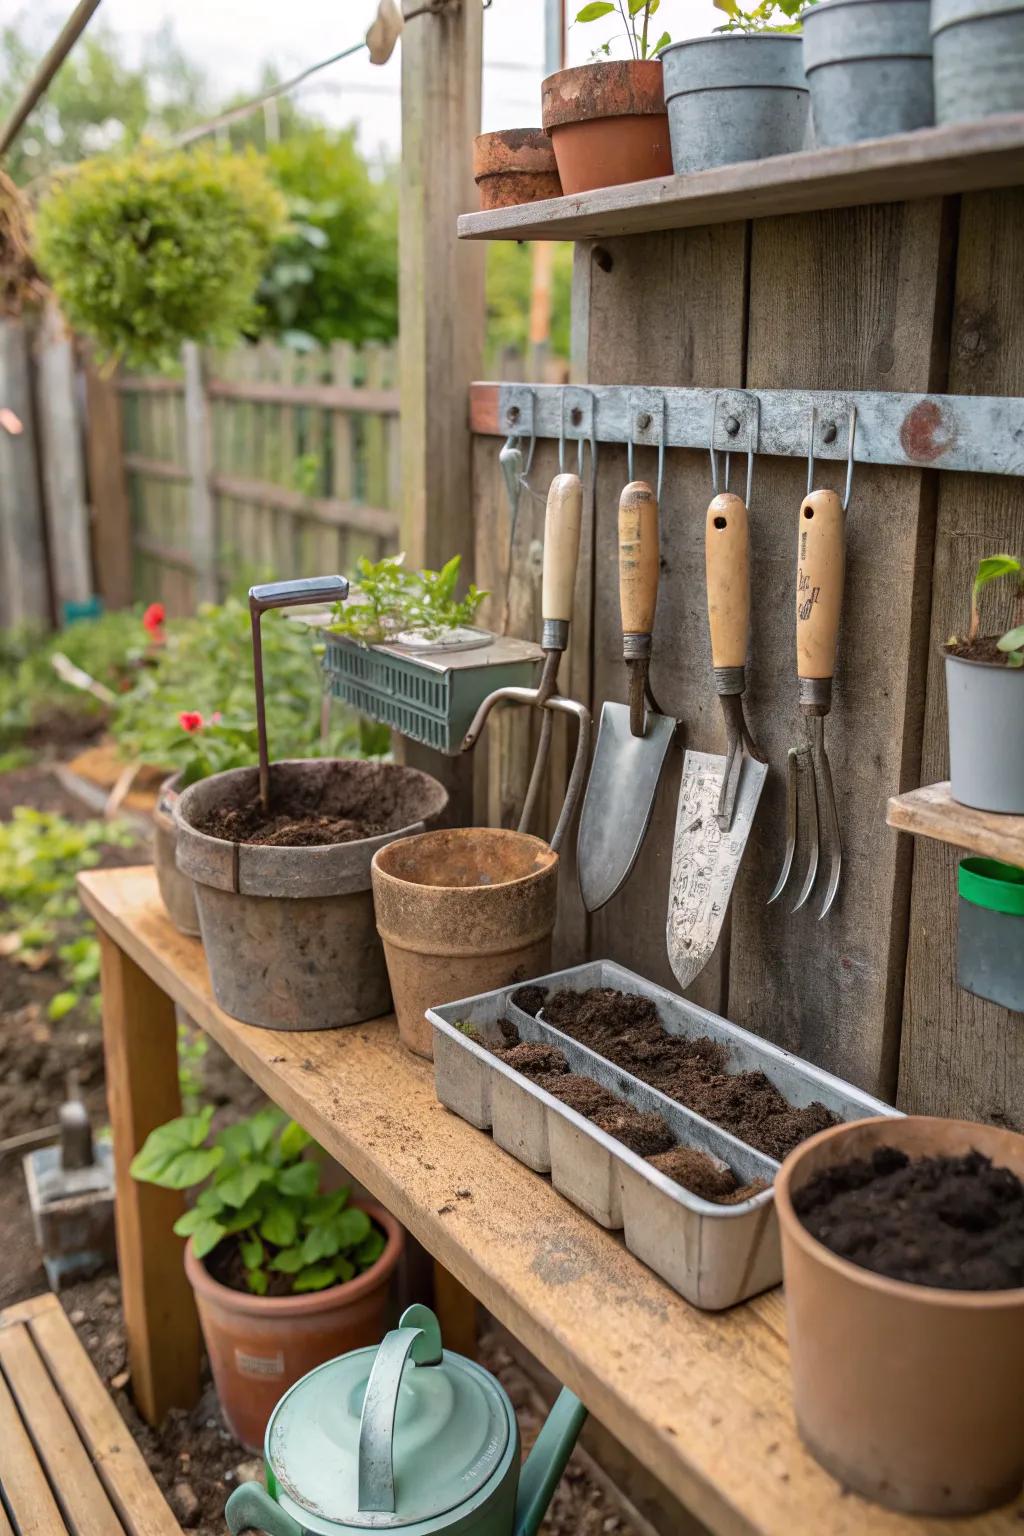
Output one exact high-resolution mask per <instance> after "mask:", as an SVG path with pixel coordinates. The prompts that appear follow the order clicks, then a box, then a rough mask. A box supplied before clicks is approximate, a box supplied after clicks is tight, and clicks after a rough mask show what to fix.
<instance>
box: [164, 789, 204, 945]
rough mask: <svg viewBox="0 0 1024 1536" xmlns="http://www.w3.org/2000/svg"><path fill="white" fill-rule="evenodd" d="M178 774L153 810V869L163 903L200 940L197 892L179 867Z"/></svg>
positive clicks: (178, 924) (183, 929)
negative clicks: (176, 812)
mask: <svg viewBox="0 0 1024 1536" xmlns="http://www.w3.org/2000/svg"><path fill="white" fill-rule="evenodd" d="M180 777H181V775H180V774H177V773H174V774H172V775H171V777H170V778H169V779H165V780H164V782H163V783H162V784H161V786H160V798H159V800H158V801H157V803H156V805H155V806H154V807H153V866H154V868H155V870H156V883H157V888H158V890H159V892H160V900H161V901H162V902H163V904H164V906H165V907H166V908H167V915H168V916H169V918H170V919H171V922H172V923H173V924H174V926H175V928H177V929H178V931H179V932H180V933H187V934H188V935H189V937H190V938H193V939H197V938H198V937H199V913H198V911H197V910H196V893H195V888H194V886H193V884H192V881H191V880H190V879H189V877H188V875H183V874H182V872H181V870H180V869H179V868H178V865H177V858H176V849H177V846H178V829H177V827H176V826H175V825H174V807H175V804H176V802H177V799H178V779H179V778H180Z"/></svg>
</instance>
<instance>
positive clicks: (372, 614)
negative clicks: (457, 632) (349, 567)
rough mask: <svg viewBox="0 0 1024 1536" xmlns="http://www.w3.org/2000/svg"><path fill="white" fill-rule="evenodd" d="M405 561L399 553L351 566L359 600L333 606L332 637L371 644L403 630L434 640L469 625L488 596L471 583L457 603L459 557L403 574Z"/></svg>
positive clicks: (396, 636)
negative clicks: (445, 562) (427, 568)
mask: <svg viewBox="0 0 1024 1536" xmlns="http://www.w3.org/2000/svg"><path fill="white" fill-rule="evenodd" d="M404 560H405V556H404V555H388V556H386V557H385V559H383V560H378V561H377V563H376V564H374V563H373V562H372V561H370V560H366V559H360V560H358V561H357V562H356V572H357V574H356V583H357V585H358V589H359V596H360V598H361V599H362V601H360V602H355V603H353V602H349V603H339V604H337V605H336V607H335V609H334V622H333V624H331V626H330V629H331V633H332V634H335V635H345V636H346V637H347V638H348V639H350V640H359V641H361V642H362V644H364V645H376V644H380V643H381V642H382V641H387V640H395V639H397V638H398V636H399V635H400V634H404V633H407V632H408V631H415V632H416V633H418V634H423V635H425V636H426V637H427V638H428V639H432V640H433V639H437V638H438V636H440V635H442V634H443V633H444V632H445V630H449V629H458V628H459V627H460V625H463V624H472V622H473V619H474V618H475V616H476V611H477V609H478V608H479V607H480V604H481V603H482V602H483V600H484V598H485V597H486V596H487V593H486V592H481V591H480V589H479V588H478V587H476V586H473V585H472V584H471V585H470V587H469V590H468V591H467V593H466V595H465V597H464V598H463V599H462V601H461V602H456V599H455V588H456V587H457V585H458V581H459V567H460V566H461V564H462V560H461V557H460V556H459V555H453V556H452V558H451V559H450V560H449V561H448V562H447V564H446V565H443V566H442V567H441V569H440V570H439V571H407V570H406V569H405V566H404Z"/></svg>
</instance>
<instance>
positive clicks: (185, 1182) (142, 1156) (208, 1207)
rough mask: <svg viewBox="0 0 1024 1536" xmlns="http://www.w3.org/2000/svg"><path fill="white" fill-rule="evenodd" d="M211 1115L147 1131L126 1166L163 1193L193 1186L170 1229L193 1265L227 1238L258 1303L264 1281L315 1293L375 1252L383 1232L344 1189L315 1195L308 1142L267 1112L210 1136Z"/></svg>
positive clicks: (373, 1258)
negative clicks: (183, 1241)
mask: <svg viewBox="0 0 1024 1536" xmlns="http://www.w3.org/2000/svg"><path fill="white" fill-rule="evenodd" d="M212 1117H213V1109H212V1107H211V1106H209V1105H208V1106H207V1107H206V1108H205V1109H202V1110H201V1111H200V1112H199V1113H198V1114H196V1115H183V1116H181V1118H180V1119H177V1120H172V1121H170V1122H169V1123H168V1124H167V1125H162V1126H159V1127H158V1128H157V1129H156V1130H154V1131H151V1132H150V1134H149V1136H148V1137H147V1138H146V1141H145V1143H144V1145H143V1146H142V1148H141V1150H140V1151H139V1152H138V1153H137V1154H136V1156H135V1158H134V1159H133V1161H132V1165H131V1171H132V1174H133V1176H134V1177H135V1178H136V1179H140V1180H142V1181H143V1182H144V1183H148V1184H159V1185H160V1186H161V1187H162V1188H164V1189H194V1188H196V1187H197V1186H199V1185H203V1186H204V1187H203V1188H202V1189H201V1191H200V1193H199V1195H198V1196H197V1198H196V1202H195V1205H194V1206H193V1207H192V1208H191V1210H189V1211H187V1212H186V1213H185V1215H184V1216H181V1217H179V1219H178V1220H177V1221H176V1222H175V1224H174V1230H175V1232H177V1233H178V1235H179V1236H180V1237H191V1239H192V1246H193V1249H194V1251H195V1255H196V1258H198V1259H202V1258H205V1257H206V1256H207V1255H208V1254H210V1253H212V1252H213V1250H214V1249H215V1248H216V1247H217V1246H218V1244H219V1243H222V1242H224V1241H225V1240H227V1239H232V1238H233V1239H234V1240H235V1241H236V1242H237V1244H238V1248H239V1252H240V1253H241V1256H242V1262H243V1264H244V1266H245V1278H246V1284H247V1286H248V1288H249V1290H250V1291H252V1292H254V1293H255V1294H256V1295H257V1296H265V1295H266V1293H267V1291H268V1289H269V1287H270V1276H271V1274H277V1275H285V1276H287V1277H288V1281H289V1285H288V1288H289V1290H291V1291H292V1292H295V1291H322V1290H324V1289H325V1287H327V1286H329V1285H337V1284H338V1283H339V1282H340V1281H345V1280H351V1279H352V1278H353V1276H354V1275H357V1274H361V1273H362V1271H363V1270H365V1269H369V1268H370V1266H371V1265H372V1264H375V1263H376V1262H377V1260H378V1259H379V1258H380V1256H381V1254H382V1253H383V1252H384V1248H385V1243H386V1240H385V1237H384V1234H383V1233H382V1232H381V1231H380V1230H379V1229H378V1228H377V1227H375V1226H374V1225H373V1223H372V1222H371V1220H370V1218H369V1216H367V1215H366V1213H365V1211H361V1210H358V1209H357V1208H356V1207H355V1206H351V1205H349V1203H348V1195H349V1192H348V1190H347V1189H338V1190H332V1191H331V1192H330V1193H327V1192H325V1191H323V1190H321V1188H320V1183H321V1175H320V1166H319V1164H318V1163H316V1162H312V1161H308V1160H306V1159H304V1158H303V1152H304V1151H305V1149H306V1148H307V1147H308V1146H309V1145H310V1142H311V1138H310V1137H309V1135H307V1133H306V1132H305V1131H304V1130H303V1129H302V1127H301V1126H299V1125H297V1124H296V1123H295V1121H294V1120H286V1119H285V1116H284V1115H283V1114H282V1113H281V1111H280V1110H279V1109H277V1108H276V1107H275V1106H274V1105H272V1104H268V1105H267V1106H266V1108H264V1109H261V1110H259V1111H258V1112H257V1113H256V1114H255V1115H251V1116H250V1117H249V1118H248V1119H247V1120H241V1121H237V1122H236V1123H235V1124H233V1125H229V1126H227V1127H226V1128H225V1129H224V1130H222V1131H219V1132H218V1133H217V1134H216V1135H211V1133H210V1121H211V1119H212Z"/></svg>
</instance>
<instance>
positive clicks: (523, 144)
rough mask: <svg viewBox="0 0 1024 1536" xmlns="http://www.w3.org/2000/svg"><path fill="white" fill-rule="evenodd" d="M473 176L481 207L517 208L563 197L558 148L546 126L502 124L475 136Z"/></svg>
mask: <svg viewBox="0 0 1024 1536" xmlns="http://www.w3.org/2000/svg"><path fill="white" fill-rule="evenodd" d="M473 180H474V181H475V182H476V184H477V187H478V189H479V192H480V207H481V208H482V209H487V208H513V207H515V206H516V205H517V204H519V203H536V202H539V201H540V200H541V199H542V198H546V197H561V195H562V183H561V181H560V180H559V177H558V166H557V164H556V163H555V151H554V149H553V148H552V145H551V140H550V138H549V137H548V135H547V134H546V133H545V132H544V130H543V128H502V129H501V131H500V132H498V133H478V134H477V136H476V138H475V139H474V140H473Z"/></svg>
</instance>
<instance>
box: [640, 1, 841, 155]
mask: <svg viewBox="0 0 1024 1536" xmlns="http://www.w3.org/2000/svg"><path fill="white" fill-rule="evenodd" d="M803 3H804V0H760V3H759V4H757V5H754V6H753V7H752V8H751V9H750V10H744V9H743V8H742V7H741V6H740V5H739V4H738V0H715V5H716V6H717V7H718V9H719V10H720V11H724V12H725V14H726V16H727V18H728V19H727V21H726V22H725V23H724V24H723V25H722V26H721V27H719V28H718V30H717V31H716V32H715V33H713V34H712V35H711V36H710V37H695V38H689V39H687V40H686V41H684V42H680V43H673V44H672V46H671V47H670V48H666V49H665V51H664V53H663V55H662V58H663V60H664V66H665V100H666V102H667V104H668V117H669V127H670V129H671V134H672V164H673V166H674V167H675V170H676V172H677V174H682V173H684V172H688V171H706V170H708V169H710V168H711V167H712V166H716V165H731V164H732V163H733V162H735V161H740V160H761V159H764V158H765V157H766V156H768V155H786V154H792V153H794V152H795V151H797V150H800V149H803V148H805V146H806V142H807V134H808V92H807V81H806V78H805V75H804V65H803V55H802V50H801V45H800V38H799V36H798V33H799V28H800V22H799V20H798V16H799V12H800V10H801V8H802V5H803ZM812 3H813V0H812Z"/></svg>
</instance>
